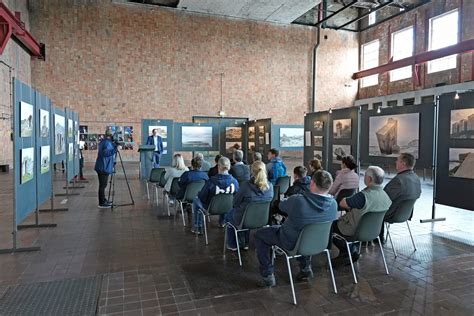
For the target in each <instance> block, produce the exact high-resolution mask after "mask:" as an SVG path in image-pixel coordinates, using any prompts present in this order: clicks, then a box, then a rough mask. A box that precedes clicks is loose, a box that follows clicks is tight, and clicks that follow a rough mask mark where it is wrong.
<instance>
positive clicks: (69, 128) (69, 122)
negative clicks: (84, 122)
mask: <svg viewBox="0 0 474 316" xmlns="http://www.w3.org/2000/svg"><path fill="white" fill-rule="evenodd" d="M67 137H74V124H73V123H72V120H71V119H68V120H67Z"/></svg>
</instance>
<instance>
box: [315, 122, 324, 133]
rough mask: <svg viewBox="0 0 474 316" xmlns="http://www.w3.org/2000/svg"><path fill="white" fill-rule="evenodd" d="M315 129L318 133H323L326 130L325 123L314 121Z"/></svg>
mask: <svg viewBox="0 0 474 316" xmlns="http://www.w3.org/2000/svg"><path fill="white" fill-rule="evenodd" d="M313 128H314V130H315V131H316V132H322V131H323V128H324V122H323V121H314V123H313Z"/></svg>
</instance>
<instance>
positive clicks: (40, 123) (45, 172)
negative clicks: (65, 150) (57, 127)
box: [35, 92, 53, 206]
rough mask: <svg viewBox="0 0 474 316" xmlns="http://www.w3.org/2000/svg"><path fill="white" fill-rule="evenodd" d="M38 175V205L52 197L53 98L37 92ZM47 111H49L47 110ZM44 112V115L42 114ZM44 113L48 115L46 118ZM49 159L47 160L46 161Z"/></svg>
mask: <svg viewBox="0 0 474 316" xmlns="http://www.w3.org/2000/svg"><path fill="white" fill-rule="evenodd" d="M35 100H36V109H37V110H36V112H37V114H36V118H37V119H36V135H37V137H36V140H37V141H36V158H35V159H36V161H35V162H36V163H35V165H36V170H37V172H36V175H37V200H38V206H40V205H41V204H43V203H44V202H46V201H47V200H49V199H50V197H51V188H52V185H51V182H52V168H51V166H52V164H51V157H52V153H53V146H52V135H53V130H52V126H53V124H52V121H53V120H52V111H51V100H50V99H49V98H48V97H46V96H44V95H42V94H41V93H39V92H36V95H35ZM45 111H47V112H45ZM41 114H43V115H41ZM44 115H46V117H47V118H46V120H45V117H44ZM43 160H44V161H43ZM46 160H47V161H46Z"/></svg>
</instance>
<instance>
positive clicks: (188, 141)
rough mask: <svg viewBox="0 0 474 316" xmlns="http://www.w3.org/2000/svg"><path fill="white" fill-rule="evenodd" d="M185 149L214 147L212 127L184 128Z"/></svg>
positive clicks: (182, 132) (182, 133) (182, 141)
mask: <svg viewBox="0 0 474 316" xmlns="http://www.w3.org/2000/svg"><path fill="white" fill-rule="evenodd" d="M181 143H182V145H183V147H212V126H182V127H181Z"/></svg>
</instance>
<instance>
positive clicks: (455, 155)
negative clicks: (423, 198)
mask: <svg viewBox="0 0 474 316" xmlns="http://www.w3.org/2000/svg"><path fill="white" fill-rule="evenodd" d="M462 109H474V93H472V92H471V93H463V94H459V99H458V100H455V99H454V93H450V94H445V95H442V96H440V98H439V106H438V111H439V115H438V142H437V144H438V145H437V155H436V159H437V161H436V169H437V170H436V185H435V186H436V191H435V193H436V195H435V203H439V204H444V205H449V206H454V207H460V208H464V209H467V210H471V211H474V202H473V200H474V198H473V193H474V178H473V174H474V126H473V125H472V124H473V121H474V117H473V115H474V113H473V111H465V113H468V115H469V114H470V117H468V116H466V117H465V120H464V122H463V123H465V124H463V125H464V128H465V129H467V130H469V133H470V135H468V134H466V135H464V136H463V137H464V138H458V137H459V136H455V135H451V128H453V126H452V125H453V124H455V123H456V121H459V120H458V119H456V116H455V115H454V114H455V113H454V112H452V111H457V112H458V113H459V112H460V111H458V110H462ZM463 112H464V111H463ZM471 113H472V114H471ZM458 117H459V116H458ZM466 121H467V122H466ZM469 153H470V154H469ZM461 159H462V160H461Z"/></svg>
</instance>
